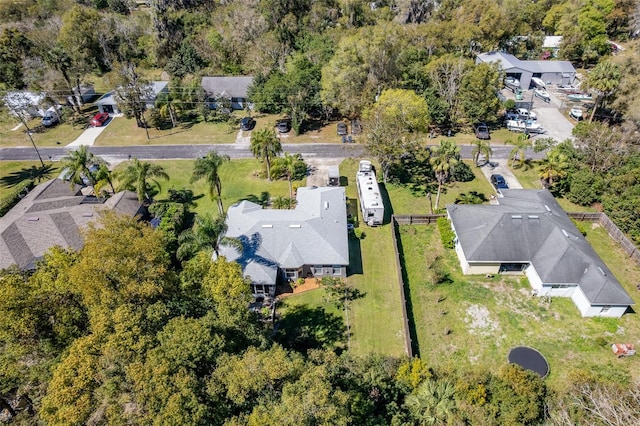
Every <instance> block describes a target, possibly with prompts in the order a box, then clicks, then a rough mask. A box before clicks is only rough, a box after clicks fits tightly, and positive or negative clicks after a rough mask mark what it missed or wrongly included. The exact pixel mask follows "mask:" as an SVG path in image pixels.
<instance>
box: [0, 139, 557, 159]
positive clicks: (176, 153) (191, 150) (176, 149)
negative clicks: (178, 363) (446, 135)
mask: <svg viewBox="0 0 640 426" xmlns="http://www.w3.org/2000/svg"><path fill="white" fill-rule="evenodd" d="M460 148H461V149H460V154H461V155H462V157H463V158H465V159H471V158H472V154H471V153H472V151H473V146H472V145H462V146H460ZM491 148H492V149H493V155H492V158H493V159H507V158H509V152H511V148H512V147H511V146H509V145H492V146H491ZM38 149H39V151H40V154H41V155H42V158H43V159H50V160H51V161H58V160H60V159H61V158H62V157H64V156H65V155H66V154H67V151H68V150H69V149H74V148H73V147H72V148H67V147H64V148H38ZM282 149H283V151H286V152H291V153H300V154H302V156H303V157H304V158H305V159H309V158H359V157H364V156H366V149H365V147H364V146H363V145H359V144H348V145H342V144H340V145H339V144H323V143H314V144H283V145H282ZM212 150H213V151H217V152H218V154H220V155H228V156H229V157H231V158H253V154H252V153H251V150H250V149H249V147H248V146H246V145H244V144H219V145H142V146H110V147H99V146H94V147H91V152H93V153H94V154H96V155H99V156H101V157H102V158H104V159H105V160H107V161H109V162H120V161H124V160H127V159H129V158H137V159H139V160H189V159H194V158H197V157H202V156H204V155H206V153H207V152H209V151H212ZM527 158H531V159H539V158H544V153H535V152H533V151H532V150H528V151H527ZM37 159H38V156H37V155H36V153H35V151H34V150H33V148H30V147H21V148H1V149H0V161H21V160H37Z"/></svg>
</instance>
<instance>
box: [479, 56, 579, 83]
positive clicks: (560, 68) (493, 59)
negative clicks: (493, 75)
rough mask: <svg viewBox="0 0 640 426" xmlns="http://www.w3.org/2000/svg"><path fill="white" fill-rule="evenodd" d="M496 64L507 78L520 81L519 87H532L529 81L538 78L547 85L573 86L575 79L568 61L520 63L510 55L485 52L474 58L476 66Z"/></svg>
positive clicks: (574, 70)
mask: <svg viewBox="0 0 640 426" xmlns="http://www.w3.org/2000/svg"><path fill="white" fill-rule="evenodd" d="M479 63H490V64H491V63H497V64H499V66H500V69H501V70H502V71H503V72H504V73H505V74H506V76H507V77H514V78H516V79H518V80H520V87H521V88H522V89H525V90H526V89H528V88H530V87H532V84H533V83H532V81H531V79H532V78H533V77H536V78H539V79H540V80H542V81H544V82H545V83H547V84H558V85H560V84H562V85H569V84H573V83H574V81H575V79H576V69H575V68H574V67H573V65H571V62H569V61H555V60H551V61H521V60H520V59H518V58H516V57H515V56H513V55H512V54H510V53H506V52H486V53H481V54H479V55H478V56H477V57H476V64H479Z"/></svg>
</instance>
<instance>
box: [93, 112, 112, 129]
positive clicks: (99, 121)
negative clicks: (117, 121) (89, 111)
mask: <svg viewBox="0 0 640 426" xmlns="http://www.w3.org/2000/svg"><path fill="white" fill-rule="evenodd" d="M108 119H109V113H108V112H101V113H98V114H96V115H95V116H94V117H93V118H92V119H91V125H92V126H93V127H100V126H102V125H103V124H104V123H106V122H107V120H108Z"/></svg>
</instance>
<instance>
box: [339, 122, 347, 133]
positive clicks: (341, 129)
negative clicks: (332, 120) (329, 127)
mask: <svg viewBox="0 0 640 426" xmlns="http://www.w3.org/2000/svg"><path fill="white" fill-rule="evenodd" d="M347 133H348V130H347V125H346V124H345V123H338V136H344V135H346V134H347Z"/></svg>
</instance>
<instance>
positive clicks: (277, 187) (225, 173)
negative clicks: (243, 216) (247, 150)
mask: <svg viewBox="0 0 640 426" xmlns="http://www.w3.org/2000/svg"><path fill="white" fill-rule="evenodd" d="M153 163H156V164H159V165H161V166H162V167H164V169H165V171H166V172H167V174H169V176H170V178H171V179H170V180H169V181H165V180H159V183H160V185H161V188H162V190H161V191H160V193H159V194H158V195H157V196H156V197H155V198H156V199H158V200H161V199H163V198H165V197H166V196H167V193H168V190H169V189H176V190H178V189H190V190H192V191H193V193H194V195H195V196H196V197H198V200H197V203H198V205H197V207H196V208H195V209H194V210H195V211H196V212H198V213H205V212H211V213H212V214H214V215H215V214H217V207H216V205H215V204H214V202H213V201H211V198H210V197H209V192H208V191H209V190H208V187H207V185H206V183H205V181H204V180H200V181H196V182H194V183H191V182H190V179H191V174H192V171H193V164H194V163H193V161H190V160H172V161H154V162H153ZM124 164H126V163H123V164H122V165H120V166H119V167H122V166H123V165H124ZM261 167H262V165H261V164H260V162H259V161H258V160H232V161H231V162H228V163H225V164H223V165H222V167H221V168H220V171H219V173H220V180H221V181H222V202H223V205H224V208H225V209H227V208H228V207H229V206H230V205H231V204H233V203H236V202H238V201H240V200H244V199H252V200H255V199H260V197H261V194H262V193H263V192H267V193H268V194H269V196H270V197H278V196H282V197H285V196H286V197H288V196H289V183H288V182H287V181H286V180H278V181H272V182H269V181H267V180H266V179H262V178H259V177H258V176H257V172H258V171H260V170H261ZM293 185H294V186H304V182H303V181H294V182H293Z"/></svg>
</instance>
